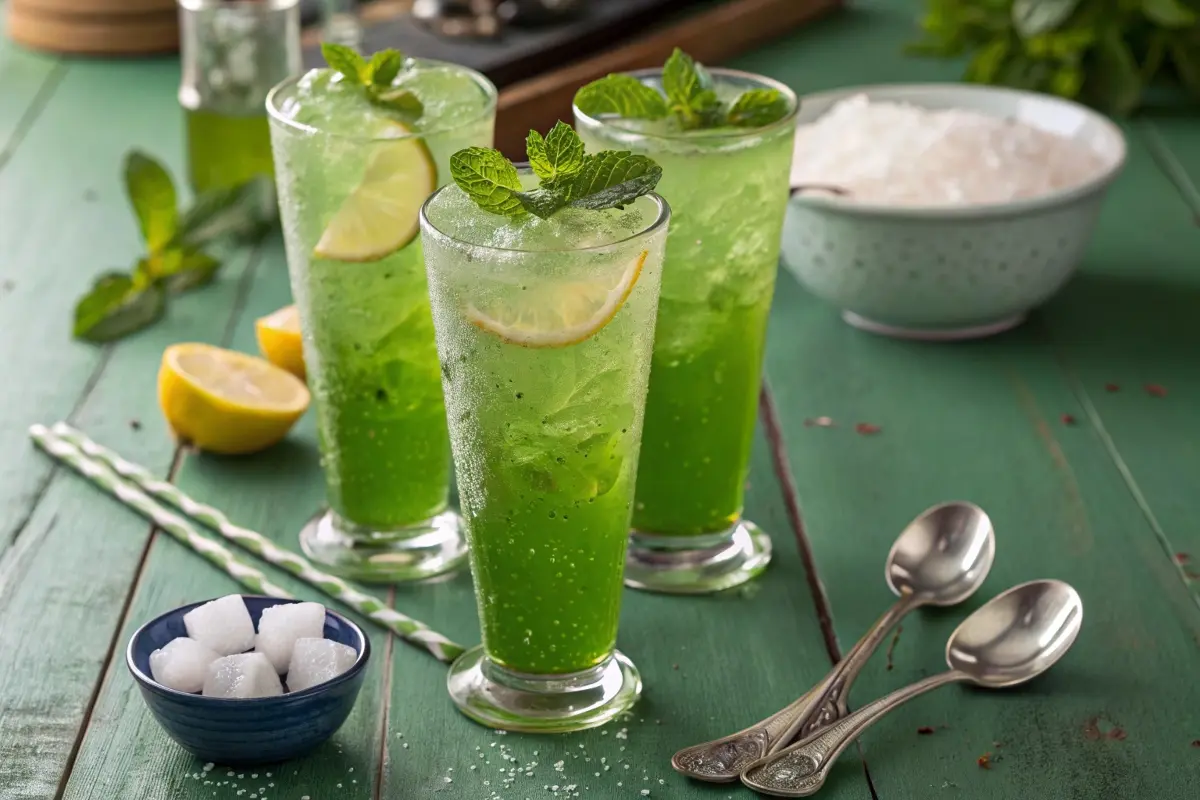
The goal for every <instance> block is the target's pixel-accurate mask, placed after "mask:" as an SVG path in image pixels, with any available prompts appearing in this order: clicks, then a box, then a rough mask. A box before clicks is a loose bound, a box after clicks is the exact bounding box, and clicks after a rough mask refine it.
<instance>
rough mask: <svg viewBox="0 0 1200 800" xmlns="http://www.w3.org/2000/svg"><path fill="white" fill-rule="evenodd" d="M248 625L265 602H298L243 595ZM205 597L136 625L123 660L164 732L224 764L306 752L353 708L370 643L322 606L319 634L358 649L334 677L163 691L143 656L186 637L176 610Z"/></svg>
mask: <svg viewBox="0 0 1200 800" xmlns="http://www.w3.org/2000/svg"><path fill="white" fill-rule="evenodd" d="M242 599H243V600H245V601H246V608H247V609H249V611H250V618H251V619H252V620H254V628H255V630H257V629H258V620H259V618H260V617H262V612H263V609H264V608H268V607H270V606H277V605H282V604H284V603H298V602H300V601H299V600H283V599H280V598H278V597H256V596H252V595H243V597H242ZM205 602H208V601H201V602H199V603H192V604H190V605H186V606H181V607H179V608H177V609H175V610H174V611H168V612H167V613H166V614H163V615H162V616H160V617H156V618H155V619H152V620H150V621H149V622H147V623H146V624H145V625H143V626H142V627H140V628H138V629H137V632H136V633H134V634H133V638H132V639H130V640H129V647H128V649H127V650H126V651H125V663H126V664H127V665H128V666H129V671H130V672H131V673H133V678H134V680H136V681H137V683H138V687H139V688H140V689H141V690H142V698H143V699H145V701H146V705H147V706H149V707H150V712H151V713H152V714H154V718H155V719H156V720H158V724H159V725H161V726H162V727H163V730H165V731H166V732H167V735H168V736H170V737H171V738H172V739H174V740H175V741H176V742H178V743H179V745H180V746H181V747H182V748H183V749H184V750H187V751H188V752H189V753H192V754H194V755H195V756H196V757H197V758H201V759H204V760H205V761H211V762H213V763H216V764H226V765H229V766H243V765H244V766H249V765H252V764H268V763H271V762H275V761H285V760H287V759H289V758H296V757H297V756H300V755H303V754H304V753H307V752H308V751H309V750H312V749H313V748H314V747H316V746H317V745H319V744H321V742H324V741H325V740H326V739H328V738H329V737H330V736H332V735H333V732H334V731H336V730H337V729H338V728H340V727H341V726H342V723H343V722H345V721H346V717H348V716H349V715H350V711H351V709H353V708H354V701H355V700H357V699H358V691H359V689H361V688H362V683H363V678H364V677H365V675H366V669H365V668H366V666H367V659H369V658H370V656H371V644H370V642H369V641H367V637H366V635H365V634H364V633H363V632H362V629H361V628H359V627H358V626H357V625H355V624H354V623H353V622H351V621H350V620H348V619H346V618H345V617H343V616H342V615H341V614H337V613H335V612H333V611H329V610H328V609H326V611H325V638H326V639H332V640H333V641H335V642H339V643H341V644H344V645H348V646H350V647H353V648H354V649H355V650H357V651H358V660H357V661H355V662H354V666H352V667H350V669H348V670H347V671H346V672H343V673H342V674H341V675H339V676H338V677H336V678H334V679H333V680H331V681H326V682H325V683H321V684H318V685H316V686H313V687H311V688H309V689H305V690H304V691H302V692H294V693H291V694H285V695H282V696H280V697H258V698H254V699H250V700H236V699H226V698H219V697H204V696H203V695H198V694H188V693H187V692H180V691H176V690H175V689H168V688H167V687H166V686H163V685H162V684H161V683H158V682H156V681H155V680H154V679H153V678H152V677H150V654H151V653H152V652H154V651H155V650H157V649H159V648H160V647H163V646H165V645H166V644H167V642H169V641H171V640H172V639H174V638H176V637H179V636H187V629H186V628H185V627H184V625H183V615H184V614H186V613H188V612H189V611H191V610H192V609H193V608H196V607H197V606H200V605H203V604H204V603H205Z"/></svg>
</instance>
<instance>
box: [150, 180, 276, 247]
mask: <svg viewBox="0 0 1200 800" xmlns="http://www.w3.org/2000/svg"><path fill="white" fill-rule="evenodd" d="M274 203H275V184H274V182H273V181H272V180H271V179H270V178H268V177H266V176H259V177H257V178H252V179H250V180H249V181H247V182H245V183H243V184H241V185H239V186H234V187H230V188H227V189H213V190H210V191H207V192H204V193H203V194H201V195H200V196H199V197H197V198H196V202H195V203H193V204H192V207H191V208H189V209H188V210H187V212H186V213H184V215H183V217H182V218H181V219H180V220H179V229H178V231H177V232H176V235H175V237H174V238H173V239H172V241H171V245H172V246H175V247H185V248H190V249H198V248H201V247H203V246H205V245H207V244H210V243H212V242H214V241H216V240H217V239H221V238H224V237H231V238H235V239H237V240H239V241H254V240H256V239H258V238H260V237H261V236H262V234H264V233H265V232H266V230H267V229H269V228H270V226H271V220H272V218H273V208H274Z"/></svg>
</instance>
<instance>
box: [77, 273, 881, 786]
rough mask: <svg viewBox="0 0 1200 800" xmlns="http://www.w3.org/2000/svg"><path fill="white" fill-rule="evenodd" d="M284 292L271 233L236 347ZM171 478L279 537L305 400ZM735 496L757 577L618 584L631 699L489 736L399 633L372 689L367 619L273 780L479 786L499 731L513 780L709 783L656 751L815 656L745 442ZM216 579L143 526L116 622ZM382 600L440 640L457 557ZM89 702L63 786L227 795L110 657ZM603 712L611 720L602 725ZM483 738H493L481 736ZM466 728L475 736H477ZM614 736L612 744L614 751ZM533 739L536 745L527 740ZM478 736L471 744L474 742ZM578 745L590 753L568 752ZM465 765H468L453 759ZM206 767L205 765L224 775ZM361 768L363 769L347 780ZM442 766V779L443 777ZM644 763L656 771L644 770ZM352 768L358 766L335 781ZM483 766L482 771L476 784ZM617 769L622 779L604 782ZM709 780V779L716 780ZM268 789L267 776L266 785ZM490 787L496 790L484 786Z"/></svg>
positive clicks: (438, 671) (458, 624)
mask: <svg viewBox="0 0 1200 800" xmlns="http://www.w3.org/2000/svg"><path fill="white" fill-rule="evenodd" d="M286 302H288V292H287V275H286V270H285V269H284V264H283V262H282V254H281V253H280V252H279V251H278V250H273V251H271V254H270V255H269V256H268V258H267V259H266V260H265V263H263V264H262V265H260V266H259V268H258V269H257V271H256V273H255V282H254V287H253V289H252V291H251V293H250V295H249V297H248V301H247V305H246V310H245V312H244V313H243V315H242V317H241V319H240V321H239V322H238V324H237V328H236V333H235V336H234V344H235V345H236V346H237V347H239V348H242V349H247V350H253V348H254V344H253V333H252V324H253V319H254V318H255V317H256V316H258V315H261V314H265V313H267V312H268V311H271V310H273V309H274V308H276V307H278V306H279V305H283V304H284V303H286ZM760 444H761V442H760ZM179 485H180V486H181V487H182V488H184V489H185V490H186V491H189V492H191V493H193V494H195V495H196V496H198V497H201V498H204V499H208V500H210V501H213V502H217V503H218V504H220V505H221V506H222V507H223V508H224V510H226V511H227V512H228V513H230V514H231V515H233V517H234V518H235V519H237V520H240V521H244V522H246V523H247V524H250V525H252V526H253V525H257V526H259V529H260V530H262V531H263V532H264V533H266V534H268V535H271V536H273V537H274V538H276V540H277V541H279V542H281V543H282V544H285V545H288V546H291V547H295V546H296V540H295V535H296V531H297V530H298V529H299V527H300V524H301V523H302V522H303V521H304V520H305V519H306V518H307V516H308V515H309V514H311V513H312V511H314V510H315V509H316V507H317V506H318V505H319V504H320V502H321V499H322V495H323V484H322V482H321V479H320V473H319V466H318V463H317V459H316V452H315V444H314V439H313V431H312V427H311V414H310V415H309V416H308V417H306V419H305V421H304V423H303V429H302V430H301V431H300V432H299V433H298V434H294V435H293V436H292V437H290V438H289V440H288V443H287V444H285V445H283V446H281V447H279V448H277V449H275V450H273V451H270V452H268V453H264V454H262V455H260V456H254V457H247V458H242V459H216V458H207V457H201V458H188V459H187V460H186V461H185V462H184V465H183V467H182V468H181V470H180V474H179ZM747 509H748V514H749V515H750V516H751V517H752V518H754V519H756V520H757V521H758V522H760V524H762V525H763V527H764V528H766V529H767V530H770V531H772V532H773V534H774V537H775V545H776V548H777V561H776V563H775V564H774V565H773V566H772V568H771V570H770V571H769V572H768V574H767V576H765V577H764V579H763V580H762V581H761V582H760V583H758V584H755V585H752V586H750V587H747V588H745V589H744V590H741V591H737V592H733V593H731V594H730V595H729V596H725V597H720V598H708V599H702V600H694V599H685V598H668V597H657V596H652V595H646V594H642V593H636V592H627V593H626V608H625V614H624V617H623V628H622V637H621V646H622V647H623V648H624V649H625V651H626V652H627V653H629V654H630V656H631V657H633V658H634V659H635V660H636V661H637V663H638V664H639V666H640V667H641V669H642V671H643V675H644V678H645V680H646V684H647V693H646V698H645V701H644V702H643V703H642V705H641V706H639V708H638V709H637V712H636V715H635V717H634V718H633V719H631V720H630V721H629V722H627V723H622V724H621V725H620V726H611V725H610V726H609V727H608V728H606V729H604V730H603V731H594V732H591V733H588V734H582V735H579V736H569V737H521V736H517V735H511V736H506V737H504V738H500V737H497V736H496V735H495V734H493V733H491V732H489V731H486V730H484V729H482V728H480V727H478V726H476V725H474V724H473V723H471V722H469V721H468V720H467V719H466V718H464V717H462V716H461V715H459V714H458V712H457V711H456V710H455V709H454V707H453V705H452V704H451V703H450V700H449V698H448V697H447V695H446V690H445V666H444V665H441V664H439V663H438V662H436V661H434V660H433V659H431V658H430V657H428V656H426V655H425V654H423V653H421V652H419V651H417V650H414V649H413V648H411V647H408V646H406V645H404V644H402V643H396V644H395V646H394V648H393V651H394V656H393V658H394V665H393V667H392V668H391V670H390V672H389V673H388V674H389V675H390V678H389V680H390V683H391V689H390V692H389V693H388V695H387V701H386V702H385V701H384V700H383V698H382V697H381V696H380V694H379V692H380V691H381V687H380V685H379V683H378V677H379V673H381V672H382V667H383V666H384V662H385V660H386V656H384V654H385V653H387V652H388V648H387V647H385V646H384V642H383V641H380V639H379V637H377V638H376V640H375V644H376V645H377V649H376V651H375V652H376V662H375V665H374V666H373V667H372V669H373V672H372V675H373V677H372V681H373V683H372V684H371V685H370V686H369V687H367V688H365V689H364V693H363V695H362V697H361V698H360V701H359V704H358V707H357V708H356V710H355V716H354V718H353V719H354V720H355V721H354V723H353V724H348V727H347V728H345V729H343V731H342V732H341V733H339V734H338V737H337V739H336V741H337V742H338V744H340V745H341V748H340V752H339V748H338V747H337V746H333V747H326V748H323V749H321V750H319V751H317V752H316V753H314V754H313V755H311V756H310V757H308V758H304V759H301V760H298V761H296V762H295V763H292V764H288V765H285V767H284V768H280V769H278V770H273V772H274V773H275V776H274V779H273V782H274V783H275V784H276V785H275V787H274V792H276V793H278V796H279V797H300V796H302V795H309V796H310V797H313V798H323V797H327V796H338V797H343V796H344V797H348V798H359V797H361V798H368V797H373V796H375V797H378V796H382V797H407V796H410V794H411V793H412V792H414V791H424V790H430V791H433V790H438V796H439V797H446V798H448V799H449V798H456V797H460V798H469V799H470V800H485V798H491V796H492V791H493V790H498V789H500V788H501V784H502V781H503V777H504V776H501V775H500V774H499V773H498V770H499V768H500V765H501V764H502V763H503V764H505V765H506V766H512V765H511V764H508V763H507V762H504V761H502V760H501V759H500V758H499V757H498V755H497V753H498V748H499V745H500V744H504V745H505V748H506V752H508V751H509V750H511V755H512V756H513V757H515V758H518V759H521V763H522V765H525V764H528V763H529V762H531V761H534V760H536V761H538V762H539V764H540V765H541V766H540V768H538V769H535V776H536V778H535V777H532V776H530V777H526V778H522V779H521V780H522V783H520V784H514V786H513V787H512V788H513V790H514V791H515V790H517V789H518V788H521V789H524V790H528V791H530V792H532V791H534V790H535V788H536V790H537V791H539V792H543V791H544V790H543V789H542V786H543V785H547V786H549V785H556V784H557V785H561V786H565V785H566V784H567V783H569V782H577V783H579V785H580V787H581V788H582V786H583V785H585V784H586V785H588V786H590V787H592V790H591V791H590V792H589V794H590V795H591V796H598V797H614V798H615V797H621V796H625V795H627V794H634V795H635V796H636V790H640V789H641V788H643V787H644V788H649V789H651V791H652V792H653V795H652V796H667V797H681V798H688V797H712V796H714V792H715V790H710V789H709V787H703V786H699V785H690V784H689V783H688V782H686V781H684V780H683V779H682V778H680V777H679V776H677V775H675V774H674V773H673V772H672V771H671V769H670V765H669V760H670V756H671V754H672V753H673V752H674V751H675V750H677V749H678V748H679V747H682V746H684V745H687V744H692V743H695V742H697V741H702V740H704V739H707V738H714V737H716V736H718V735H721V734H724V733H727V732H730V731H731V730H732V729H733V727H731V726H736V724H737V723H739V722H740V721H741V720H742V719H743V716H744V715H745V713H746V709H750V710H751V712H752V713H753V714H761V715H762V716H765V715H766V714H767V713H768V712H769V711H771V710H773V709H774V708H776V707H778V706H780V705H782V704H783V703H785V702H787V701H788V700H790V699H791V698H792V697H794V696H795V695H796V694H797V693H799V692H800V691H802V689H803V687H805V686H806V685H807V684H809V683H811V682H813V681H816V680H818V679H819V678H820V676H821V675H822V674H823V673H824V671H825V670H826V669H827V668H828V661H827V659H826V656H825V652H824V649H823V647H822V645H821V638H820V631H819V628H818V625H817V623H816V617H815V615H814V614H813V612H812V608H811V601H810V598H809V595H808V590H807V587H806V582H805V578H804V574H803V569H802V567H801V565H800V562H799V558H798V557H797V555H796V550H795V546H794V543H793V541H792V540H791V534H790V529H789V528H788V525H787V519H786V516H785V514H784V512H783V508H782V503H781V499H780V493H779V489H778V486H777V485H776V483H775V480H774V476H773V474H772V472H771V467H770V462H769V458H768V454H767V452H766V450H765V448H764V447H761V446H760V447H759V448H758V449H757V451H756V453H755V465H754V470H753V476H752V479H751V488H750V494H749V498H748V501H747ZM230 590H232V587H226V585H225V583H224V579H223V578H222V577H221V576H219V575H217V574H215V573H213V571H212V570H211V568H209V567H208V566H207V565H204V564H202V563H200V562H198V561H197V560H196V559H195V558H194V557H193V556H190V555H189V554H186V553H183V552H182V550H180V548H178V547H176V546H175V545H174V543H172V542H170V541H164V542H161V543H158V544H156V545H155V548H154V550H153V552H152V553H151V555H150V559H149V561H148V564H147V569H146V571H145V573H144V577H143V580H142V582H141V584H140V587H139V591H138V594H137V597H136V598H135V600H134V606H133V609H132V611H131V612H130V615H129V619H128V621H127V623H126V624H125V626H124V631H123V633H122V638H124V637H126V636H128V635H129V634H130V633H131V632H132V629H133V627H134V626H135V625H136V624H137V623H138V622H140V621H144V620H145V619H146V618H149V617H150V616H151V615H153V614H154V613H156V612H157V611H159V610H162V609H165V608H168V607H170V606H172V605H177V604H181V603H183V602H185V601H187V600H193V599H196V598H199V597H203V596H208V595H215V594H218V593H220V592H222V591H230ZM396 602H397V607H398V608H401V609H402V610H404V611H405V612H406V613H410V614H413V615H414V616H417V617H418V618H420V619H423V620H425V621H426V622H428V623H429V624H431V625H433V626H434V627H435V628H437V629H438V630H442V631H443V632H445V633H446V634H447V635H449V636H451V637H453V638H455V639H457V640H458V641H461V642H464V643H468V644H470V643H474V642H476V641H478V627H477V622H476V617H475V601H474V596H473V593H472V590H471V582H470V578H469V576H468V575H467V574H466V573H460V574H459V575H458V576H456V577H454V578H453V579H451V580H448V581H444V582H441V583H435V584H431V585H425V586H419V587H406V588H401V589H398V590H397V600H396ZM768 613H769V614H772V615H778V619H779V620H780V629H779V631H778V636H779V638H780V640H781V643H780V645H779V646H778V647H772V648H770V649H763V650H762V651H761V652H760V651H757V650H755V649H754V648H755V645H756V638H755V637H753V636H749V637H747V632H748V631H750V630H752V627H751V623H752V622H753V621H754V620H755V619H759V618H761V617H762V616H763V615H764V614H768ZM675 665H678V669H675ZM733 674H738V675H740V676H741V677H740V680H741V683H742V684H743V686H744V687H745V691H744V692H730V691H729V690H728V686H729V683H728V681H729V677H730V675H733ZM385 708H386V713H387V716H388V720H389V731H390V733H389V735H388V736H387V738H386V740H384V739H382V738H376V735H377V734H378V733H379V730H378V729H372V728H371V727H370V724H369V723H370V722H371V721H372V720H378V719H380V716H381V715H382V714H383V713H385ZM97 709H98V710H97V713H96V715H95V716H94V722H93V725H92V727H91V728H90V729H89V731H88V735H87V738H86V739H85V741H84V744H83V747H82V750H81V752H80V756H79V759H78V761H77V768H76V770H75V772H74V774H73V775H72V777H71V781H70V783H69V785H68V787H67V792H66V795H65V796H66V797H67V798H70V799H71V800H76V799H77V798H84V797H88V798H93V797H94V798H97V800H99V798H108V797H112V796H120V797H134V796H136V797H147V798H164V800H165V798H171V800H177V799H178V800H190V798H197V799H198V798H207V797H211V796H212V792H213V791H217V792H218V795H217V796H218V797H232V796H234V794H235V792H236V790H237V789H243V788H247V786H248V784H247V782H246V781H245V780H239V781H238V786H237V787H234V786H233V785H232V783H231V784H230V785H220V786H216V787H214V786H213V785H206V784H205V783H204V780H211V779H212V778H211V777H209V776H205V775H203V774H202V772H201V771H200V767H201V765H200V764H199V763H198V762H197V761H196V760H195V759H191V758H189V757H187V756H186V755H185V754H183V753H182V752H181V751H180V750H179V749H178V748H177V747H175V746H174V745H173V744H171V743H170V742H169V741H168V740H167V739H166V738H165V736H164V735H163V734H162V732H161V731H159V730H158V729H157V727H156V726H155V725H154V723H153V722H152V721H151V720H150V719H149V717H148V713H147V712H146V711H145V709H144V708H143V706H142V703H141V701H140V700H138V699H136V689H135V688H134V686H133V684H132V682H131V681H130V680H129V678H128V677H127V676H126V675H125V672H124V666H123V665H121V664H119V663H114V664H113V665H111V667H110V669H109V678H108V680H107V682H106V685H105V689H104V691H103V693H102V695H101V698H100V700H99V703H98V706H97ZM621 727H624V728H627V729H628V730H627V732H626V733H625V734H624V735H623V737H622V738H618V736H617V734H618V731H619V730H620V728H621ZM624 737H627V738H624ZM493 743H496V744H497V748H496V749H493V748H491V747H490V745H491V744H493ZM581 744H582V745H584V747H585V749H587V750H589V754H588V755H585V754H584V751H583V750H581V749H580V748H579V745H581ZM405 745H408V747H406V746H405ZM385 746H386V753H387V760H386V768H385V771H384V772H383V774H382V776H381V784H380V787H379V789H380V791H381V792H382V794H375V792H376V789H377V787H376V785H375V783H374V782H373V779H374V778H375V777H376V776H377V775H378V770H377V769H376V767H377V765H378V759H379V757H380V755H381V754H382V753H383V752H384V747H385ZM476 746H478V747H480V748H481V750H480V751H478V752H477V751H476V750H475V747H476ZM622 747H627V749H626V750H624V751H622V750H621V749H620V748H622ZM534 750H537V751H538V753H539V754H538V755H536V756H535V755H533V751H534ZM485 751H486V753H487V755H485V757H484V758H482V759H480V758H478V755H479V753H481V752H485ZM550 755H553V757H548V756H550ZM593 756H594V758H593V760H592V762H587V761H586V760H585V759H586V758H589V757H593ZM601 757H604V758H606V759H608V761H609V764H610V765H611V769H610V770H608V771H605V770H604V769H603V766H604V765H602V764H599V761H598V760H599V758H601ZM560 759H561V760H564V761H565V762H569V763H570V764H571V766H570V767H566V766H564V770H563V772H562V773H561V774H560V773H558V772H556V771H555V770H554V767H553V764H554V762H555V761H558V760H560ZM625 764H629V768H628V769H626V768H625ZM472 765H476V766H477V767H478V769H476V770H471V769H470V767H471V766H472ZM593 765H595V766H594V769H593V768H592V766H593ZM350 767H353V768H354V771H353V773H351V772H350ZM451 767H453V768H454V769H453V770H451V769H450V768H451ZM219 772H221V775H220V776H219V777H220V779H221V780H231V781H232V779H231V778H228V777H227V776H225V775H224V772H223V771H219ZM594 772H601V773H602V778H599V779H597V778H595V777H594V776H593V773H594ZM197 775H198V777H196V776H197ZM364 776H369V777H370V778H372V781H371V782H365V783H364ZM447 777H450V778H451V779H452V781H453V782H452V783H446V782H445V778H447ZM584 779H587V780H586V781H585V780H584ZM660 779H661V780H663V781H666V783H664V784H659V783H658V781H659V780H660ZM355 780H357V781H358V783H353V781H355ZM484 780H487V781H489V782H490V785H485V784H483V781H484ZM618 781H620V782H621V783H622V784H623V786H617V782H618ZM339 783H340V784H341V786H340V787H339V786H338V784H339ZM534 784H536V787H535V785H534ZM847 784H848V785H843V787H842V788H841V789H840V790H838V791H834V792H830V796H831V797H834V798H839V797H841V798H849V797H853V798H857V799H858V800H865V798H867V797H869V793H868V791H867V789H866V786H865V782H862V781H861V779H860V780H859V781H850V782H847ZM257 786H258V784H255V787H257ZM635 786H636V789H635V788H634V787H635ZM722 791H724V792H725V793H726V794H727V793H728V787H726V788H725V789H724V790H722ZM335 792H336V794H335ZM274 796H276V795H275V794H272V793H268V797H274ZM414 796H415V795H414ZM499 796H500V797H509V796H510V795H509V794H506V793H504V792H501V793H500V795H499ZM512 796H516V795H512ZM521 796H522V797H523V796H524V795H521ZM550 796H552V795H550ZM715 796H724V795H720V794H719V793H718V794H716V795H715ZM243 797H245V795H243Z"/></svg>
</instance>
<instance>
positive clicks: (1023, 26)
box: [1012, 0, 1080, 38]
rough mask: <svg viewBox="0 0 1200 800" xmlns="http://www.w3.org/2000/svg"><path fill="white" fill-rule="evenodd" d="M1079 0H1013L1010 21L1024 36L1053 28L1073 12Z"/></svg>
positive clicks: (1035, 34) (1027, 36)
mask: <svg viewBox="0 0 1200 800" xmlns="http://www.w3.org/2000/svg"><path fill="white" fill-rule="evenodd" d="M1079 1H1080V0H1013V4H1012V21H1013V26H1014V27H1015V28H1016V29H1017V33H1019V34H1020V35H1021V36H1023V37H1025V38H1029V37H1032V36H1037V35H1039V34H1042V33H1047V32H1049V31H1052V30H1054V29H1055V28H1057V27H1058V26H1059V25H1061V24H1063V23H1064V22H1066V21H1067V19H1068V18H1070V16H1071V15H1072V14H1073V13H1075V9H1076V7H1078V6H1079Z"/></svg>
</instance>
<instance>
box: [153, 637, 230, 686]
mask: <svg viewBox="0 0 1200 800" xmlns="http://www.w3.org/2000/svg"><path fill="white" fill-rule="evenodd" d="M218 658H220V655H219V654H217V653H216V652H214V651H213V650H212V649H210V648H208V647H205V646H204V645H202V644H200V643H199V642H197V641H196V640H195V639H189V638H188V637H186V636H180V637H179V638H177V639H172V640H171V641H169V642H167V645H166V647H162V648H160V649H158V650H155V651H154V652H153V653H151V654H150V674H151V675H152V676H153V677H154V680H156V681H158V682H159V683H161V684H162V685H163V686H166V687H167V688H169V689H176V690H178V691H180V692H198V691H200V690H201V689H202V688H204V676H205V675H207V674H208V665H209V664H211V663H212V662H214V661H216V660H217V659H218Z"/></svg>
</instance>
